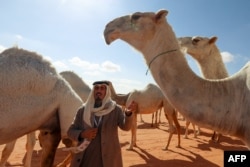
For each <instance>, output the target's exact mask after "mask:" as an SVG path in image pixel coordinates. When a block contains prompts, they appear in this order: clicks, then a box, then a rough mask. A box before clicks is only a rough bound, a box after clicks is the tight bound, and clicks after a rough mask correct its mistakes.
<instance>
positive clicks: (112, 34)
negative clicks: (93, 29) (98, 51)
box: [104, 28, 119, 45]
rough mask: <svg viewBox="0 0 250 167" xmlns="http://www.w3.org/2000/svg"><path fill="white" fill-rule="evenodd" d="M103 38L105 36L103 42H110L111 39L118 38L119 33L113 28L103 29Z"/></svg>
mask: <svg viewBox="0 0 250 167" xmlns="http://www.w3.org/2000/svg"><path fill="white" fill-rule="evenodd" d="M104 38H105V42H106V44H108V45H109V44H111V43H112V42H113V41H115V40H116V39H118V38H119V33H118V32H116V31H115V30H114V29H113V30H112V29H111V30H109V29H107V28H106V29H105V31H104Z"/></svg>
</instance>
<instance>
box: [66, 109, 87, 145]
mask: <svg viewBox="0 0 250 167" xmlns="http://www.w3.org/2000/svg"><path fill="white" fill-rule="evenodd" d="M83 112H84V108H80V109H79V110H78V111H77V114H76V116H75V118H74V120H73V122H72V124H71V125H70V127H69V129H68V132H67V134H68V136H69V138H70V139H72V140H74V141H78V142H81V141H82V140H83V139H82V138H81V137H80V134H81V132H82V131H83V130H84V127H83V121H82V118H83Z"/></svg>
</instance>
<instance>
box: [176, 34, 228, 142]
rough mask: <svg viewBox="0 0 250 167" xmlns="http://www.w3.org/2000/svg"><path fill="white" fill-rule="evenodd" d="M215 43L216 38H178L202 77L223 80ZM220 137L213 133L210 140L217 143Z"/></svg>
mask: <svg viewBox="0 0 250 167" xmlns="http://www.w3.org/2000/svg"><path fill="white" fill-rule="evenodd" d="M216 41H217V37H216V36H213V37H210V38H208V37H201V36H194V37H181V38H178V42H179V44H180V46H181V47H182V48H183V49H184V51H185V52H186V53H188V54H189V55H190V56H192V57H193V58H194V59H195V60H196V61H197V64H198V66H199V67H200V68H199V69H200V70H201V74H202V76H203V77H204V78H207V79H223V78H226V77H228V76H229V75H228V72H227V69H226V67H225V64H224V63H223V60H222V56H221V54H220V50H219V49H218V47H217V46H216V44H215V42H216ZM189 123H190V122H189V121H187V126H186V132H185V136H186V137H187V134H188V124H189ZM193 127H194V125H193ZM194 131H195V130H194ZM195 134H196V133H195ZM220 137H221V134H216V132H215V131H214V133H213V136H212V140H213V141H215V142H219V140H220Z"/></svg>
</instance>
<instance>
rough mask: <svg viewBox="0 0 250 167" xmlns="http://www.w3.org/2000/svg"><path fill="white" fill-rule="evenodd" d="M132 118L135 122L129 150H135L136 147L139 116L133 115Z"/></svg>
mask: <svg viewBox="0 0 250 167" xmlns="http://www.w3.org/2000/svg"><path fill="white" fill-rule="evenodd" d="M132 116H133V122H132V127H131V141H130V146H129V148H128V149H127V150H133V147H134V146H136V130H137V114H132Z"/></svg>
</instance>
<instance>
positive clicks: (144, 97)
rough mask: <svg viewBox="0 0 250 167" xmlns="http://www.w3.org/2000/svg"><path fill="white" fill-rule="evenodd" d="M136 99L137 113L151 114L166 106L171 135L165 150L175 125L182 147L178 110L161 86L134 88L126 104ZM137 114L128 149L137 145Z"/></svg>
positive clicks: (134, 115) (134, 118)
mask: <svg viewBox="0 0 250 167" xmlns="http://www.w3.org/2000/svg"><path fill="white" fill-rule="evenodd" d="M132 101H134V102H136V103H137V106H138V107H137V112H136V113H137V114H151V113H154V112H155V111H157V110H158V109H161V108H162V107H163V108H164V113H165V116H166V118H167V120H168V122H169V137H168V142H167V145H166V146H165V147H164V150H167V149H168V146H169V144H170V141H171V138H172V136H173V133H174V131H175V128H174V125H173V123H174V124H175V126H176V129H177V134H178V145H177V147H180V124H179V122H178V120H177V112H176V110H175V109H174V108H173V107H172V105H171V104H170V103H169V102H168V101H167V99H166V98H165V96H164V95H163V93H162V92H161V90H160V88H159V87H158V86H156V85H154V84H148V85H147V86H146V87H145V88H144V89H142V90H134V91H132V92H131V93H130V96H129V97H128V99H127V101H126V106H128V105H129V104H131V102H132ZM137 114H133V123H132V127H131V141H130V146H129V148H128V150H132V149H133V147H134V146H136V130H137Z"/></svg>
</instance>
